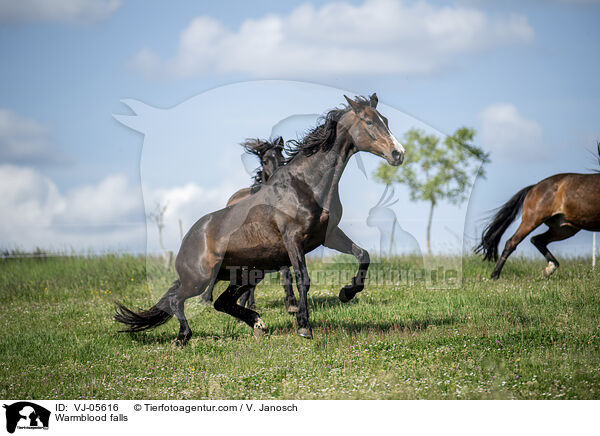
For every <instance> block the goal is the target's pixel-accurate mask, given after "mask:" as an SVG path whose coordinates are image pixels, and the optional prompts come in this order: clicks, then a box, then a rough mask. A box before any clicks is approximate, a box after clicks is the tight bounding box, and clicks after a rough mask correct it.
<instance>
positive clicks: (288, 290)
mask: <svg viewBox="0 0 600 436" xmlns="http://www.w3.org/2000/svg"><path fill="white" fill-rule="evenodd" d="M242 147H244V149H245V150H246V152H247V153H249V154H252V155H254V156H256V157H257V158H258V160H259V162H260V169H259V170H258V171H257V172H256V174H255V175H254V183H253V184H252V186H251V187H250V188H244V189H240V190H239V191H237V192H236V193H235V194H233V195H232V196H231V197H230V198H229V200H228V201H227V206H233V205H234V204H236V203H239V202H240V201H242V200H243V199H244V198H247V197H249V196H250V195H252V194H255V193H256V192H258V190H259V189H260V188H261V186H262V184H263V183H266V182H267V180H269V179H270V178H271V176H272V175H273V173H274V172H275V170H276V169H277V168H279V167H281V166H283V165H284V164H285V157H284V156H283V147H284V141H283V138H282V137H281V136H280V137H278V138H276V139H275V140H273V141H265V140H260V139H248V140H246V141H244V142H243V143H242ZM281 278H282V281H283V289H284V291H285V299H284V304H285V308H286V309H287V311H288V313H296V312H298V302H297V301H296V297H295V296H294V289H293V288H292V274H291V273H290V269H289V268H288V267H287V266H285V267H283V268H281ZM211 291H212V289H207V290H206V292H204V294H202V298H203V299H204V301H207V302H210V301H212V292H211ZM239 303H240V304H241V305H242V306H243V307H247V308H249V309H255V308H256V304H255V300H254V288H251V289H249V290H248V291H246V292H244V293H243V294H242V296H241V297H240V299H239Z"/></svg>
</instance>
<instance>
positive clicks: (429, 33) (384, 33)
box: [131, 0, 534, 77]
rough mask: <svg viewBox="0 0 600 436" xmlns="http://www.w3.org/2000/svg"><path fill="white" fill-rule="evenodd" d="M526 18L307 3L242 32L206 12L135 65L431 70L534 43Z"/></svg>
mask: <svg viewBox="0 0 600 436" xmlns="http://www.w3.org/2000/svg"><path fill="white" fill-rule="evenodd" d="M533 34H534V31H533V29H532V28H531V26H530V25H529V23H528V22H527V19H526V18H525V17H524V16H522V15H510V16H508V17H504V18H491V17H488V16H487V15H486V14H485V13H483V12H481V11H480V10H477V9H473V8H467V7H462V6H433V5H430V4H428V3H427V2H424V1H419V2H415V3H412V2H411V3H409V2H404V1H402V0H366V1H365V2H364V3H363V4H361V5H356V6H355V5H351V4H348V3H344V2H335V3H328V4H326V5H324V6H322V7H320V8H318V9H316V8H315V7H313V6H312V5H310V4H304V5H301V6H299V7H297V8H296V9H294V10H292V11H291V12H290V13H289V14H287V15H275V14H270V15H267V16H264V17H262V18H259V19H247V20H246V21H244V22H243V23H241V25H240V26H239V27H238V28H237V29H235V30H232V29H229V28H227V27H226V26H225V25H224V24H223V23H221V22H220V21H218V20H216V19H214V18H211V17H208V16H200V17H197V18H195V19H194V20H193V21H192V22H191V23H190V24H189V25H188V27H187V28H186V29H184V30H183V31H182V32H181V34H180V37H179V44H178V47H177V52H176V55H175V56H174V57H173V58H171V59H168V60H163V59H161V58H160V57H159V55H157V54H156V53H155V52H153V51H152V50H150V49H148V48H144V49H143V50H141V51H140V52H139V53H138V54H137V55H136V56H135V57H134V59H133V60H132V62H131V64H132V65H133V66H134V67H135V68H137V69H139V70H141V71H142V72H144V73H146V74H150V75H153V74H154V75H168V76H174V77H189V76H194V75H198V74H203V73H206V72H211V71H214V72H218V73H235V72H244V73H250V74H253V75H256V76H268V77H273V76H276V75H282V74H288V75H290V74H291V75H294V76H297V75H300V74H308V75H324V74H340V73H342V74H343V73H353V74H386V73H409V74H419V73H429V72H432V71H435V70H437V69H439V68H440V67H442V66H444V65H446V64H449V63H451V62H452V61H453V58H455V57H456V56H459V55H463V54H471V53H476V52H481V51H485V50H489V49H491V48H493V47H496V46H499V45H504V44H510V43H523V42H529V41H531V39H532V38H533Z"/></svg>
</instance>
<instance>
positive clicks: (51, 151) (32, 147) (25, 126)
mask: <svg viewBox="0 0 600 436" xmlns="http://www.w3.org/2000/svg"><path fill="white" fill-rule="evenodd" d="M62 161H64V156H62V154H61V153H60V152H59V151H58V150H56V149H55V148H54V147H53V146H52V143H51V140H50V133H49V131H48V129H47V128H46V127H44V126H42V125H41V124H39V123H37V122H36V121H34V120H31V119H28V118H24V117H21V116H19V115H17V114H16V113H15V112H13V111H11V110H8V109H0V163H1V162H4V163H8V162H10V163H23V164H30V163H36V164H38V163H57V162H62Z"/></svg>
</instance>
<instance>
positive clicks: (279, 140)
mask: <svg viewBox="0 0 600 436" xmlns="http://www.w3.org/2000/svg"><path fill="white" fill-rule="evenodd" d="M273 144H274V145H275V146H276V147H283V136H280V137H278V138H277V139H275V141H273Z"/></svg>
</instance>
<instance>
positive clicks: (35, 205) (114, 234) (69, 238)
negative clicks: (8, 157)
mask: <svg viewBox="0 0 600 436" xmlns="http://www.w3.org/2000/svg"><path fill="white" fill-rule="evenodd" d="M0 210H2V214H0V241H2V245H3V246H2V247H1V248H13V247H17V248H23V249H33V248H35V247H42V248H51V249H59V250H60V249H65V248H71V247H73V248H75V249H78V250H85V249H88V248H93V249H96V250H102V249H106V248H111V249H115V248H128V249H142V248H143V245H144V244H143V242H144V238H145V226H144V223H143V205H142V198H141V195H140V191H139V189H135V188H133V187H132V186H130V185H129V184H128V183H127V180H126V178H125V176H123V175H113V176H108V177H106V178H105V179H104V180H102V181H101V182H100V183H98V184H97V185H89V186H82V187H78V188H74V189H72V190H69V191H68V192H66V193H61V192H60V191H59V189H58V188H57V186H56V185H55V183H54V182H53V181H52V180H50V179H49V178H48V177H46V176H44V175H43V174H41V173H40V172H38V171H36V170H34V169H32V168H26V167H19V166H14V165H0Z"/></svg>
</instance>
